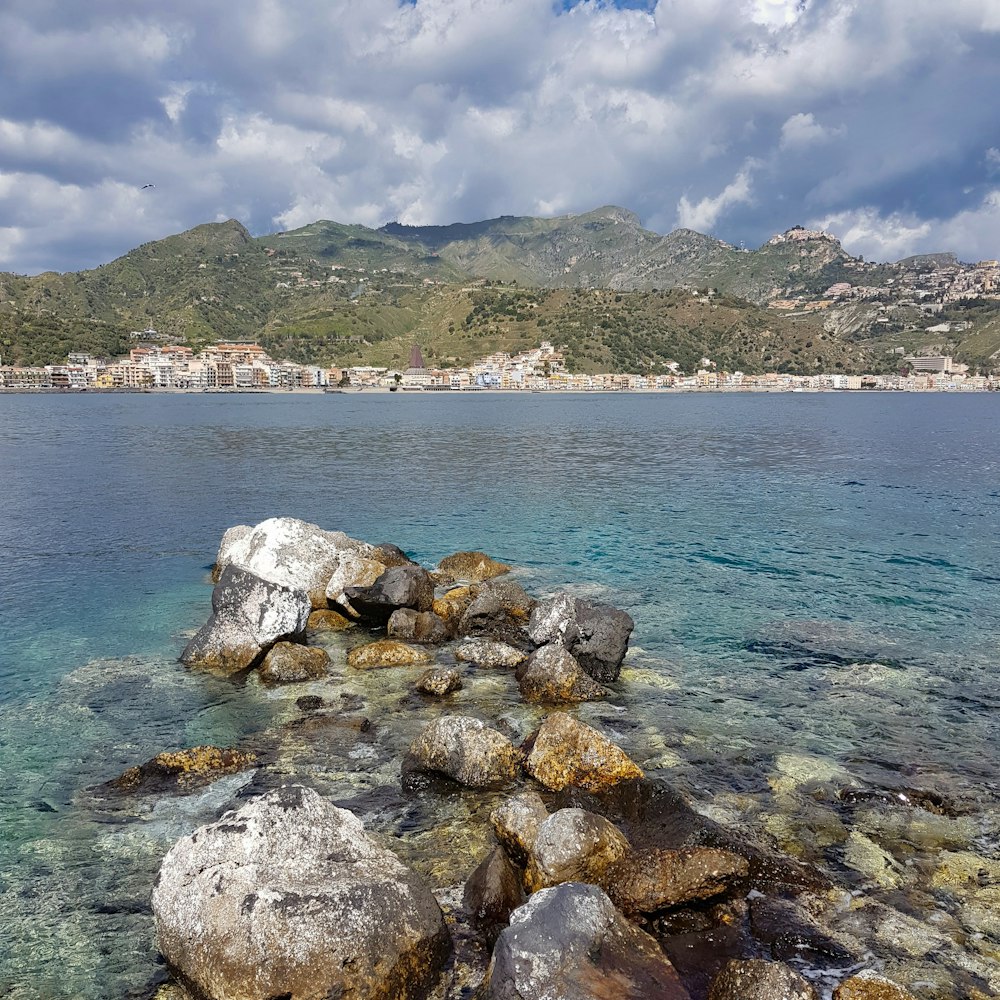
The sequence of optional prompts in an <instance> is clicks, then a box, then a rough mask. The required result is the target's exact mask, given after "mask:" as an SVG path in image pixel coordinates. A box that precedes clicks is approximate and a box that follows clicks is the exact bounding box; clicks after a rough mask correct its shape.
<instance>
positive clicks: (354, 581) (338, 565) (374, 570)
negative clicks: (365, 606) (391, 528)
mask: <svg viewBox="0 0 1000 1000" xmlns="http://www.w3.org/2000/svg"><path fill="white" fill-rule="evenodd" d="M332 568H333V572H332V573H331V575H330V577H329V578H328V580H327V583H326V599H327V600H328V601H330V602H331V603H332V604H336V605H337V606H338V607H340V608H341V610H342V611H343V612H344V613H345V614H346V615H348V616H349V617H351V618H357V617H358V613H357V612H356V611H355V610H354V608H353V607H351V602H350V601H349V600H348V598H347V595H346V593H345V592H346V590H347V588H348V587H370V586H371V585H372V584H373V583H374V582H375V581H376V580H377V579H378V578H379V577H380V576H381V575H382V574H383V573H384V572H385V571H386V569H387V567H386V566H385V564H384V563H382V562H380V561H379V560H378V559H372V558H369V557H367V556H363V555H361V554H360V553H359V552H352V551H348V552H341V553H340V554H339V555H338V556H337V557H336V559H335V560H334V562H333V563H332Z"/></svg>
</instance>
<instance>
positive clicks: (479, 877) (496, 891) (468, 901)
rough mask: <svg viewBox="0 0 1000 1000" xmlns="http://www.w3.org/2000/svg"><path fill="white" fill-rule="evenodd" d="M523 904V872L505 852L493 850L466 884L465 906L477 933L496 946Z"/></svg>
mask: <svg viewBox="0 0 1000 1000" xmlns="http://www.w3.org/2000/svg"><path fill="white" fill-rule="evenodd" d="M523 902H524V889H523V888H522V887H521V872H520V871H519V870H518V869H517V868H515V867H514V865H513V864H512V863H511V861H510V859H509V858H508V857H507V855H506V854H505V853H504V851H503V849H502V848H500V847H494V848H493V850H492V851H490V853H489V854H487V855H486V858H485V859H484V860H483V862H482V863H481V864H480V865H479V867H478V868H476V870H475V871H474V872H473V873H472V874H471V875H470V876H469V880H468V882H466V883H465V890H464V892H463V894H462V905H463V906H465V908H466V910H467V911H468V913H469V917H470V919H471V920H472V923H473V925H474V926H475V927H476V929H477V930H478V931H479V932H480V933H481V934H482V935H483V937H484V938H485V939H486V941H487V942H488V943H489V944H493V942H494V941H496V939H497V935H499V933H500V932H501V931H502V930H503V928H504V927H506V926H507V924H508V923H509V922H510V915H511V913H513V912H514V910H516V909H517V908H518V907H519V906H520V905H521V904H522V903H523Z"/></svg>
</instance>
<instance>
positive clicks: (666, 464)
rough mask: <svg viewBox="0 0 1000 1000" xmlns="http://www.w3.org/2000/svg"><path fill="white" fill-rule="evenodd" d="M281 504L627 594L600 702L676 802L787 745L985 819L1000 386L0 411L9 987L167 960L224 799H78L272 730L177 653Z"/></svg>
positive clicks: (994, 767)
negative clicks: (123, 802) (157, 931)
mask: <svg viewBox="0 0 1000 1000" xmlns="http://www.w3.org/2000/svg"><path fill="white" fill-rule="evenodd" d="M274 515H291V516H295V517H300V518H304V519H305V520H308V521H312V522H315V523H317V524H319V525H321V526H323V527H325V528H329V529H341V530H344V531H346V532H348V533H349V534H351V535H354V536H356V537H359V538H363V539H366V540H368V541H372V542H381V541H392V542H395V543H396V544H398V545H400V546H401V547H402V548H403V549H405V550H406V551H407V552H409V553H410V554H411V555H412V556H413V557H414V558H417V559H419V560H420V561H422V562H424V563H426V564H428V565H431V564H434V563H436V562H437V561H438V559H439V558H441V557H442V556H444V555H447V554H449V553H450V552H453V551H456V550H459V549H468V548H479V549H484V550H486V551H488V552H489V553H490V554H491V555H493V556H495V557H498V558H501V559H504V560H506V561H508V562H510V563H513V564H514V565H515V566H516V567H517V568H518V569H517V573H518V577H519V579H520V580H521V581H522V583H523V584H524V585H525V586H526V587H527V588H528V589H529V590H530V591H532V592H533V593H535V594H544V593H546V592H551V591H552V590H554V589H558V588H562V587H567V586H569V587H570V588H572V589H574V590H576V591H577V592H579V593H581V594H590V595H593V596H596V597H598V598H601V599H604V600H608V601H610V602H612V603H615V604H617V605H619V606H621V607H624V608H625V609H627V610H628V611H629V612H630V613H631V614H632V615H633V617H634V618H635V620H636V631H635V634H634V636H633V647H634V648H633V651H632V653H631V654H630V660H629V666H630V669H629V670H628V671H626V673H625V675H624V678H625V682H624V683H623V685H622V690H621V691H620V692H619V693H618V695H617V700H616V702H615V704H614V705H612V706H610V707H608V708H607V709H606V710H605V709H602V710H600V711H605V715H607V713H617V714H618V716H620V717H621V718H623V719H626V718H627V719H629V720H631V724H632V728H631V729H627V730H626V729H623V730H622V734H623V738H624V740H625V742H626V744H627V745H628V746H629V749H630V750H632V751H633V752H634V753H635V755H636V756H637V757H639V758H641V759H642V760H643V762H644V763H645V765H646V766H647V767H648V768H649V769H650V770H651V771H653V772H657V771H658V769H659V770H662V773H664V774H668V772H669V774H671V775H672V776H673V778H674V780H676V782H677V783H678V784H680V785H681V786H682V787H683V788H684V790H685V791H686V792H687V793H688V794H690V795H692V796H694V797H698V796H702V797H704V798H705V799H706V800H708V799H710V798H712V797H713V796H715V797H719V796H723V797H724V796H726V795H730V796H733V795H737V794H742V793H746V794H748V795H753V794H760V795H763V794H764V793H765V792H767V789H768V778H769V776H770V775H771V774H772V773H773V771H774V768H775V761H776V760H777V759H778V758H779V756H780V755H786V757H787V755H789V754H791V755H800V756H801V757H802V758H803V759H808V760H823V761H827V762H828V763H829V765H830V766H831V767H832V768H842V769H845V771H846V772H849V773H850V774H852V775H854V776H856V777H857V778H858V779H859V780H861V781H864V782H868V783H872V784H875V785H880V784H881V785H891V781H890V780H889V779H888V778H887V777H886V776H887V775H893V774H896V775H905V776H906V779H907V781H908V783H910V784H920V783H923V784H924V785H934V786H935V787H940V786H944V787H946V788H947V789H948V790H949V792H950V793H951V794H955V795H959V796H964V797H965V798H967V799H970V800H979V801H981V802H982V808H983V810H991V809H995V808H996V801H997V795H998V781H1000V767H998V764H997V761H998V750H1000V745H998V744H1000V737H998V723H997V718H998V710H1000V684H998V661H1000V547H998V544H997V534H998V529H1000V394H998V395H985V394H983V395H969V396H951V395H923V396H915V395H898V394H897V395H888V394H881V395H859V394H849V395H848V394H844V395H841V394H781V395H770V394H766V395H752V396H737V395H682V396H661V395H621V396H614V395H602V396H576V395H558V396H543V395H537V394H532V395H526V396H505V395H481V396H478V395H477V396H466V395H461V396H451V395H448V396H445V395H441V396H438V395H434V396H428V397H420V398H413V397H412V396H402V395H399V394H395V395H391V396H390V395H379V396H361V395H344V394H341V395H336V394H330V395H326V396H283V395H247V396H217V395H205V396H200V395H186V396H175V397H168V396H163V395H123V396H113V395H87V396H74V397H66V396H51V395H49V396H25V395H14V396H11V395H8V396H0V913H2V914H3V918H2V924H3V933H2V934H0V995H3V996H6V995H12V996H16V997H18V998H21V997H24V998H27V997H35V996H42V997H55V996H67V997H68V996H80V997H94V998H96V997H102V996H121V995H124V993H125V992H126V991H127V990H129V989H139V988H140V987H142V986H143V984H144V983H145V982H147V981H148V980H149V979H150V977H151V976H152V975H153V974H154V972H155V949H154V948H153V947H152V944H151V940H150V936H151V935H150V920H149V914H148V894H149V889H150V884H151V878H152V875H153V874H154V873H155V871H156V868H157V866H158V863H159V858H160V857H161V856H162V853H163V852H164V851H165V850H166V848H167V846H169V844H170V843H171V842H172V840H173V839H174V838H175V837H176V836H179V835H180V834H181V833H184V832H187V831H188V830H189V829H190V828H191V827H192V825H193V824H194V823H195V822H196V821H197V822H201V821H203V820H204V818H205V817H206V816H210V815H213V814H214V811H217V810H218V809H219V808H221V806H222V805H223V804H224V802H225V795H228V794H231V793H232V791H233V788H232V787H229V786H226V785H225V784H223V785H222V786H220V787H221V791H216V792H213V793H206V794H204V795H201V796H194V797H190V798H188V799H185V800H183V801H182V802H180V803H177V802H173V803H171V802H153V803H147V804H146V805H145V806H144V807H143V808H142V809H140V810H135V811H133V812H132V813H129V814H121V813H113V812H111V813H109V812H102V811H100V810H96V809H94V808H93V807H92V805H91V804H89V800H88V797H87V793H86V792H85V789H86V788H88V787H89V786H92V785H94V784H95V783H98V782H101V781H104V780H107V779H109V778H111V777H114V776H115V775H116V774H117V773H119V772H120V771H121V770H122V769H123V768H124V767H126V766H129V765H130V764H134V763H139V762H141V761H143V760H145V759H147V758H148V757H150V756H151V755H152V754H154V753H156V752H158V751H159V750H161V749H164V748H169V747H180V746H191V745H195V744H196V743H204V742H212V743H216V744H233V743H236V742H239V741H240V740H242V739H245V738H248V737H251V736H252V735H253V734H254V733H256V732H258V731H260V730H261V729H263V728H265V727H267V726H268V725H270V724H271V723H272V722H273V721H274V719H275V717H276V716H280V715H281V713H282V712H286V709H287V704H286V702H283V701H281V700H280V699H275V698H266V697H263V696H262V695H261V693H260V690H259V689H258V688H255V687H253V686H252V685H245V686H238V685H233V684H230V683H225V682H221V681H217V680H213V679H210V678H209V679H206V678H205V677H203V676H201V675H193V674H188V673H186V672H185V671H184V670H183V669H181V668H180V667H178V666H177V664H176V663H175V660H176V657H177V655H178V653H179V652H180V650H181V648H182V647H183V645H184V642H185V635H186V634H189V633H190V632H191V630H193V629H195V628H196V627H198V626H199V625H200V624H201V623H202V622H203V621H204V619H205V618H206V616H207V613H208V608H209V598H210V587H209V585H208V583H207V569H208V567H209V565H210V564H211V562H212V561H213V559H214V555H215V552H216V549H217V547H218V542H219V539H220V537H221V535H222V533H223V531H224V530H225V529H226V528H227V527H229V526H230V525H233V524H253V523H256V522H258V521H261V520H263V519H264V518H267V517H270V516H274ZM859 664H861V665H864V664H878V665H879V666H878V667H870V666H865V667H859ZM852 677H853V678H855V680H857V679H858V678H861V679H862V680H860V681H858V682H857V683H845V680H849V679H850V678H852ZM498 697H499V696H498ZM512 711H513V709H512ZM595 718H599V719H600V718H605V716H601V715H597V716H595ZM376 752H377V749H376V751H373V753H376ZM230 780H232V779H230ZM213 795H215V796H216V797H215V798H213V797H212V796H213ZM720 801H721V800H720ZM982 846H983V845H980V847H981V848H982ZM986 846H987V847H990V845H986ZM992 846H993V847H995V846H996V845H992Z"/></svg>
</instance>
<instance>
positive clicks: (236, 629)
mask: <svg viewBox="0 0 1000 1000" xmlns="http://www.w3.org/2000/svg"><path fill="white" fill-rule="evenodd" d="M309 611H310V603H309V596H308V594H306V593H305V592H304V591H302V590H292V589H290V588H289V587H285V586H282V585H280V584H277V583H271V582H269V581H267V580H264V579H262V578H261V577H259V576H255V575H254V574H253V573H249V572H246V571H245V570H240V569H237V568H236V567H234V566H228V567H226V569H225V570H224V571H223V573H222V576H221V577H220V578H219V582H218V583H217V584H216V585H215V589H214V590H213V591H212V615H211V617H210V618H209V619H208V621H207V622H206V623H205V624H204V625H203V626H202V627H201V628H200V629H199V630H198V632H197V634H196V635H195V637H194V638H193V639H192V640H191V641H190V642H189V643H188V644H187V646H186V647H185V649H184V652H183V653H181V657H180V658H181V662H182V663H185V664H187V665H188V666H190V667H199V668H203V669H206V670H213V671H216V672H218V673H223V674H233V673H239V672H240V671H242V670H246V669H248V668H249V667H251V666H253V665H254V664H255V663H256V662H257V661H258V660H259V659H260V658H261V657H262V656H263V655H264V653H266V652H267V650H269V649H270V648H271V646H273V645H274V644H275V643H276V642H280V641H282V640H283V639H293V640H301V639H303V638H304V637H305V630H306V623H307V621H308V620H309Z"/></svg>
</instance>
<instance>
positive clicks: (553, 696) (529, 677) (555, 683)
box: [517, 644, 608, 705]
mask: <svg viewBox="0 0 1000 1000" xmlns="http://www.w3.org/2000/svg"><path fill="white" fill-rule="evenodd" d="M517 681H518V684H519V685H520V687H521V695H522V697H523V698H524V700H525V701H531V702H542V703H546V704H550V705H551V704H564V703H567V702H577V701H599V700H600V699H601V698H603V697H604V696H605V695H606V694H607V693H608V692H607V690H606V689H605V688H603V687H601V685H600V684H598V683H597V681H595V680H594V679H593V678H592V677H590V676H589V675H588V674H585V673H584V672H583V671H582V670H581V669H580V665H579V664H578V663H577V662H576V660H575V659H574V657H573V655H572V654H571V653H570V652H568V651H567V650H566V649H564V648H563V647H562V646H558V645H554V644H553V645H549V646H542V648H541V649H536V650H535V652H533V653H532V654H531V656H529V657H528V659H527V660H526V661H525V662H524V663H522V664H521V665H520V666H519V667H518V668H517Z"/></svg>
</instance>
